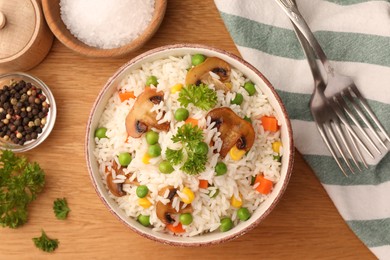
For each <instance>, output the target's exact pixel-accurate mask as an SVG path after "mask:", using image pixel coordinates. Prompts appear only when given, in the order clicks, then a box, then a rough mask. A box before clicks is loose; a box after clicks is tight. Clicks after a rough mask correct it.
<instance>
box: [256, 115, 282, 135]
mask: <svg viewBox="0 0 390 260" xmlns="http://www.w3.org/2000/svg"><path fill="white" fill-rule="evenodd" d="M260 120H261V124H262V125H263V128H264V130H265V131H270V132H276V131H278V120H277V119H276V118H275V117H273V116H263V117H261V118H260Z"/></svg>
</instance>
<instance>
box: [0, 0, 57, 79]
mask: <svg viewBox="0 0 390 260" xmlns="http://www.w3.org/2000/svg"><path fill="white" fill-rule="evenodd" d="M15 10H18V12H15ZM52 42H53V34H52V33H51V31H50V29H49V27H48V26H47V24H46V22H45V19H44V17H43V13H42V10H41V5H40V1H37V0H28V1H26V0H13V1H0V46H1V47H0V73H7V72H11V71H26V70H29V69H32V68H33V67H35V66H36V65H38V64H39V63H40V62H41V61H42V60H43V59H44V58H45V57H46V55H47V54H48V52H49V50H50V48H51V45H52Z"/></svg>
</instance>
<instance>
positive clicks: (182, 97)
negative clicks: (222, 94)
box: [177, 84, 217, 110]
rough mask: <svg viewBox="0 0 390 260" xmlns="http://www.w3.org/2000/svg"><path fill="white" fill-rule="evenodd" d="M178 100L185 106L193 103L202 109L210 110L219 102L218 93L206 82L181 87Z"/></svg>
mask: <svg viewBox="0 0 390 260" xmlns="http://www.w3.org/2000/svg"><path fill="white" fill-rule="evenodd" d="M177 100H178V101H179V102H180V104H181V105H182V106H184V107H187V106H188V105H189V104H190V103H192V104H194V106H196V107H199V108H200V109H202V110H210V109H212V108H213V107H214V106H215V105H216V104H217V94H216V93H215V91H214V90H212V89H210V88H209V87H208V86H207V85H205V84H200V85H198V86H197V85H187V86H185V87H184V88H182V89H181V91H180V93H179V98H178V99H177Z"/></svg>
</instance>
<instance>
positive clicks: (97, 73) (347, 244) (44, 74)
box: [0, 0, 374, 259]
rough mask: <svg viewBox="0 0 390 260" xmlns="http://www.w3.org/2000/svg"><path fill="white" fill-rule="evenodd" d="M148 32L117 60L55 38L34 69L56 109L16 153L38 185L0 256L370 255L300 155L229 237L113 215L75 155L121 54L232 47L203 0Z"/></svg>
mask: <svg viewBox="0 0 390 260" xmlns="http://www.w3.org/2000/svg"><path fill="white" fill-rule="evenodd" d="M168 2H169V3H168V8H167V12H166V16H165V19H164V21H163V24H162V25H161V27H160V29H159V31H158V32H157V34H156V35H155V36H154V37H153V38H152V39H151V40H150V41H149V42H148V43H147V44H146V45H145V46H144V47H143V48H142V49H141V50H139V51H137V52H136V53H133V54H131V55H130V56H128V57H126V58H123V59H89V58H84V57H80V56H78V55H77V54H75V53H73V52H72V51H70V50H69V49H67V48H66V47H65V46H64V45H63V44H61V43H60V42H59V41H57V40H55V42H54V44H53V47H52V50H51V52H50V53H49V55H48V56H47V58H46V59H45V60H44V61H43V62H42V63H41V64H40V65H39V66H37V67H36V68H35V69H33V70H31V71H30V72H31V74H34V75H36V76H38V77H39V78H41V79H42V80H43V81H45V82H46V83H47V84H48V85H49V86H50V88H51V90H52V91H53V93H54V96H55V98H56V102H57V106H58V115H57V121H56V125H55V127H54V130H53V132H52V133H51V135H50V136H49V138H48V139H47V140H46V141H45V142H44V143H43V144H41V145H40V146H39V147H37V148H36V149H34V150H32V151H30V152H28V153H25V155H26V156H28V157H29V158H30V159H31V160H34V161H37V162H39V163H40V165H41V167H42V168H43V169H44V170H45V172H46V187H45V190H44V192H43V193H42V194H41V195H40V196H39V197H38V199H37V200H36V201H34V202H33V203H32V204H31V206H30V207H29V213H30V215H29V221H28V223H27V224H26V225H24V226H23V227H21V228H18V229H16V230H12V229H8V228H1V229H0V241H1V242H0V259H55V258H58V259H108V258H111V257H112V258H115V259H197V258H201V259H222V258H225V259H255V258H256V259H261V258H263V259H282V258H288V259H302V258H306V259H307V258H310V259H315V258H328V259H334V258H350V259H355V258H357V257H358V258H359V259H367V258H374V257H373V255H372V254H371V253H370V251H369V250H368V249H367V248H366V247H365V246H364V245H363V244H362V243H361V242H360V240H359V239H358V238H357V237H356V236H355V235H354V233H353V232H352V231H351V230H350V229H349V228H348V226H347V225H346V223H345V222H344V221H343V219H342V218H341V217H340V215H339V213H338V212H337V210H336V209H335V207H334V205H333V204H332V202H331V200H330V199H329V197H328V196H327V194H326V192H325V191H324V189H323V188H322V186H321V184H320V183H319V181H318V180H317V178H316V177H315V175H314V173H313V172H312V170H311V169H310V168H309V166H308V165H307V164H306V163H305V162H304V161H303V159H302V156H301V155H300V154H299V153H296V158H295V166H294V171H293V174H292V177H291V180H290V183H289V186H288V188H287V191H286V193H285V194H284V196H283V198H282V200H281V201H280V203H279V204H278V205H277V207H276V208H275V210H274V211H273V212H272V213H271V214H270V215H269V216H268V217H267V218H266V219H265V220H264V221H263V222H262V223H261V224H260V225H259V226H257V227H256V228H255V229H254V230H252V231H251V232H249V233H248V234H246V235H244V236H242V237H240V238H238V239H236V240H233V241H231V242H228V243H225V244H221V245H217V246H211V247H201V248H178V247H172V246H167V245H162V244H159V243H156V242H153V241H150V240H148V239H146V238H143V237H141V236H139V235H137V234H135V233H134V232H132V231H131V230H130V229H128V228H126V227H125V226H124V225H123V224H121V223H120V222H119V221H118V220H117V219H116V217H114V216H113V215H112V214H111V213H109V211H108V210H107V209H106V207H105V206H104V205H103V204H102V202H101V201H100V199H99V198H98V196H97V195H96V193H95V190H94V188H93V186H92V184H91V181H90V179H89V175H88V172H87V168H86V162H85V158H84V140H85V138H84V137H85V126H86V122H87V118H88V116H89V112H90V109H91V107H92V104H93V102H94V100H95V98H96V96H97V95H98V93H99V91H100V89H101V88H102V86H103V85H104V84H105V82H106V81H107V79H108V78H109V77H110V76H111V75H112V74H113V73H114V72H115V71H116V70H117V69H118V68H119V67H120V66H121V65H122V64H124V63H125V62H126V61H128V60H129V59H131V58H132V57H134V56H136V55H138V54H140V53H142V52H144V51H147V50H149V49H152V48H155V47H158V46H161V45H166V44H172V43H182V42H188V43H203V44H207V45H211V46H214V47H218V48H221V49H225V50H228V51H230V52H233V53H235V54H239V53H238V51H237V49H236V47H235V45H234V44H233V42H232V40H231V38H230V36H229V34H228V32H227V30H226V29H225V27H224V24H223V22H222V20H221V18H220V16H219V13H218V11H217V9H216V7H215V5H214V3H213V1H212V0H198V1H182V0H170V1H168ZM60 197H66V198H67V200H68V203H69V206H70V208H71V210H72V211H71V213H70V214H69V217H68V219H67V220H65V221H60V220H57V219H56V218H55V216H54V214H53V210H52V206H53V201H54V200H55V199H56V198H60ZM41 229H44V230H45V231H46V233H47V234H48V235H49V236H51V237H54V238H58V239H59V241H60V245H59V248H58V249H57V250H56V251H55V252H54V253H53V254H49V253H45V252H41V251H40V250H38V249H37V248H35V246H34V244H33V242H32V240H31V238H32V237H37V236H39V235H40V232H41Z"/></svg>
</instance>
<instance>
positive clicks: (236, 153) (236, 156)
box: [229, 146, 246, 161]
mask: <svg viewBox="0 0 390 260" xmlns="http://www.w3.org/2000/svg"><path fill="white" fill-rule="evenodd" d="M245 153H246V151H245V150H240V149H238V148H237V146H233V147H232V149H230V151H229V154H230V158H232V160H234V161H238V160H241V158H242V157H243V156H244V154H245Z"/></svg>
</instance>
